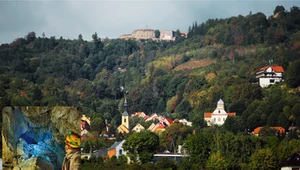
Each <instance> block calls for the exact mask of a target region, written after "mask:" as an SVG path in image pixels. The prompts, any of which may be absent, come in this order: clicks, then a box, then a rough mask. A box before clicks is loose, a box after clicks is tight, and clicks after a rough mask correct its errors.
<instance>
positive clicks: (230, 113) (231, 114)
mask: <svg viewBox="0 0 300 170" xmlns="http://www.w3.org/2000/svg"><path fill="white" fill-rule="evenodd" d="M227 114H228V116H235V112H229V113H227Z"/></svg>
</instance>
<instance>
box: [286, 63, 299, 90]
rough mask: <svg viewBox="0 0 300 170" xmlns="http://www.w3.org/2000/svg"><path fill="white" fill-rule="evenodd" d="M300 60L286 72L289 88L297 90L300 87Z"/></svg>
mask: <svg viewBox="0 0 300 170" xmlns="http://www.w3.org/2000/svg"><path fill="white" fill-rule="evenodd" d="M299 74H300V60H297V61H294V62H293V63H292V64H291V65H290V66H289V68H288V70H287V72H286V82H287V85H288V87H291V88H296V87H298V86H299V85H300V76H299Z"/></svg>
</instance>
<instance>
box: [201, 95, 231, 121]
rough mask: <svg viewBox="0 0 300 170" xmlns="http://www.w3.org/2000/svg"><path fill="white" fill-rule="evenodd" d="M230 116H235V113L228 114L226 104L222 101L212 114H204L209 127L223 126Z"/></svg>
mask: <svg viewBox="0 0 300 170" xmlns="http://www.w3.org/2000/svg"><path fill="white" fill-rule="evenodd" d="M228 116H235V112H230V113H227V112H226V111H225V108H224V102H223V100H222V99H220V100H219V101H218V103H217V108H216V109H215V110H214V111H213V112H212V113H211V112H206V113H204V120H205V121H206V122H207V126H212V125H219V126H221V125H223V124H224V123H225V121H226V119H227V117H228Z"/></svg>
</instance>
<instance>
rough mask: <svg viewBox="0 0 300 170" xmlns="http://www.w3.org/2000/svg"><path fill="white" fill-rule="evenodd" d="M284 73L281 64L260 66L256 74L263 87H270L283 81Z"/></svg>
mask: <svg viewBox="0 0 300 170" xmlns="http://www.w3.org/2000/svg"><path fill="white" fill-rule="evenodd" d="M283 74H284V70H283V68H282V67H281V66H265V67H263V68H260V69H259V70H258V71H257V72H256V74H255V75H256V78H257V79H258V82H259V85H260V86H261V87H268V86H269V85H271V84H275V83H278V82H281V81H283Z"/></svg>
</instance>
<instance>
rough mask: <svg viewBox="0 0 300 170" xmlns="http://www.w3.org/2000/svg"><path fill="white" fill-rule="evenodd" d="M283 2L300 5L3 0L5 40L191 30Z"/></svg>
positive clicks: (223, 0) (0, 33) (240, 0)
mask: <svg viewBox="0 0 300 170" xmlns="http://www.w3.org/2000/svg"><path fill="white" fill-rule="evenodd" d="M277 5H282V6H284V8H285V9H286V10H288V11H290V8H291V7H292V6H298V7H300V2H299V1H298V0H293V1H286V0H285V1H277V0H262V1H259V0H254V1H250V0H176V1H175V0H164V1H162V0H133V1H128V0H118V1H116V0H93V1H92V0H90V1H84V0H77V1H75V0H72V1H61V0H56V1H52V0H44V1H40V0H31V1H28V0H26V1H25V0H19V1H12V2H11V1H8V0H7V1H3V0H0V44H2V43H10V42H12V41H14V40H15V39H16V38H20V37H24V36H25V35H26V34H27V33H28V32H31V31H34V32H35V33H36V35H37V37H41V36H42V33H43V32H44V33H45V35H46V37H51V36H55V37H56V38H59V37H60V36H63V38H66V39H77V38H78V35H79V34H82V36H83V39H85V40H91V39H92V34H94V33H95V32H97V34H98V37H101V38H104V37H108V38H117V37H119V36H120V35H122V34H131V33H132V32H133V31H134V30H135V29H145V28H148V29H159V30H177V29H179V30H180V31H182V32H185V31H187V30H188V27H189V26H190V25H192V23H193V22H194V21H197V23H198V24H200V23H202V22H205V21H207V20H208V19H215V18H223V19H224V18H229V17H231V16H238V15H239V14H241V15H243V16H245V15H248V14H249V13H250V11H252V14H255V13H257V12H262V13H264V14H265V15H266V16H267V17H269V16H271V15H273V11H274V9H275V7H276V6H277Z"/></svg>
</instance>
